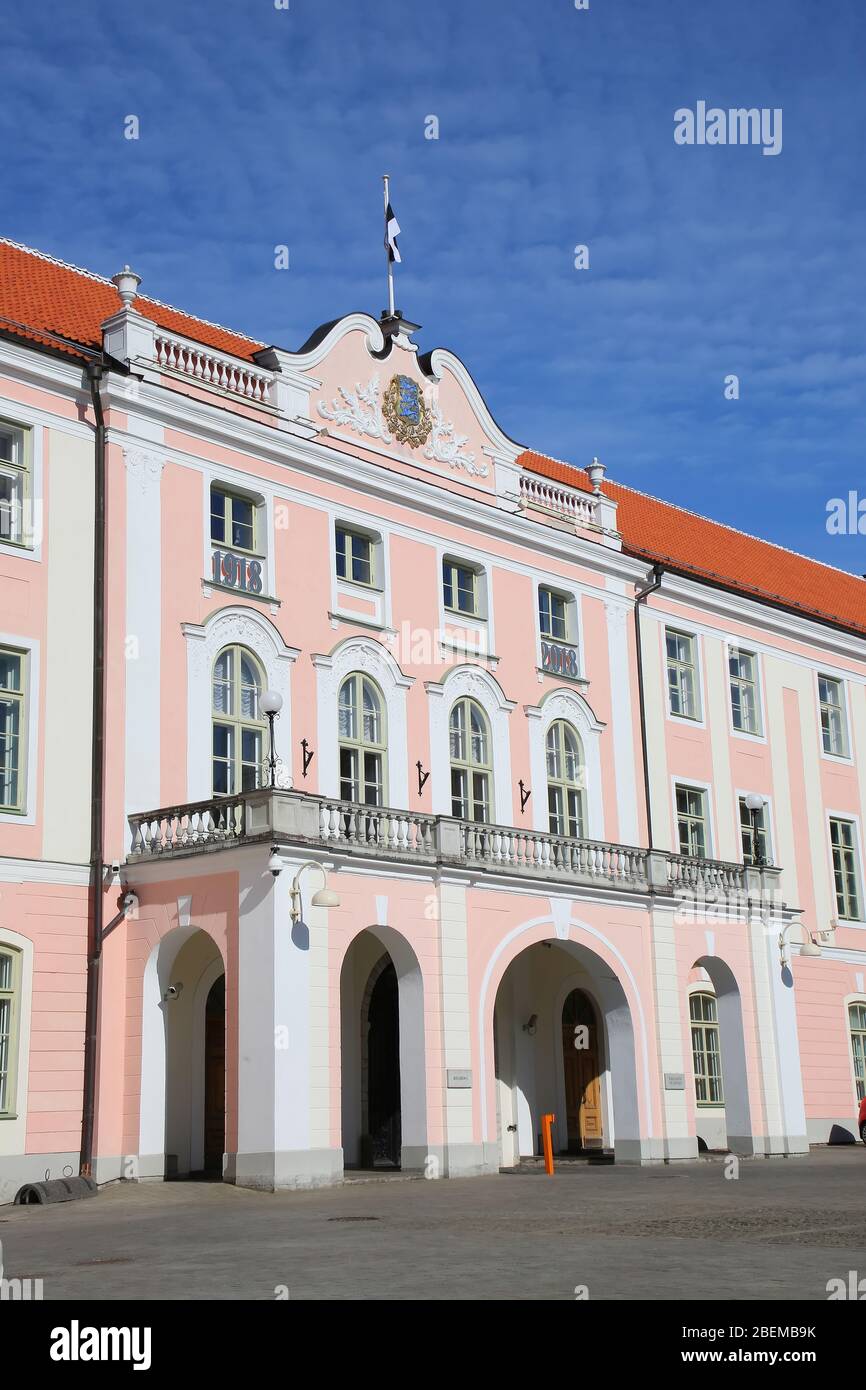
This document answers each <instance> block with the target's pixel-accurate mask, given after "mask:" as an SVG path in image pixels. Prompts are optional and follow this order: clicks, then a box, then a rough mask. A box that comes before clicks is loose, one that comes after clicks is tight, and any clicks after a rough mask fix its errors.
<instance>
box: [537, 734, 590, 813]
mask: <svg viewBox="0 0 866 1390" xmlns="http://www.w3.org/2000/svg"><path fill="white" fill-rule="evenodd" d="M566 732H568V733H570V734H571V735H572V736H573V738H574V739H575V741H576V743H577V753H578V769H579V770H578V776H577V780H576V781H569V779H568V778H567V777H566V776H565V771H564V769H565V766H566V747H565V738H566ZM553 733H557V734H558V737H557V749H556V752H557V755H558V757H559V759H560V760H561V766H562V769H563V770H562V772H561V775H560V776H558V777H551V775H550V762H549V757H550V751H551V750H550V748H549V740H550V736H551V734H553ZM544 770H545V778H546V784H547V819H548V833H549V834H551V835H557V836H559V837H560V838H562V839H568V840H585V839H586V838H587V806H586V753H585V750H584V747H583V740H582V738H581V737H580V733H579V732H578V730H577V729H576V728H575V727H574V725H573V724H572V723H571V722H570V721H569V720H568V719H554V720H552V721H551V723H550V724H549V725H548V727H547V730H546V731H545V734H544ZM555 791H558V792H560V793H561V794H562V804H563V806H564V808H565V816H564V819H565V821H566V822H567V825H568V826H569V827H570V825H571V823H572V820H574V821H575V824H576V825H577V829H576V830H571V829H570V828H566V829H565V830H563V829H560V828H558V826H554V824H553V821H554V811H553V808H552V806H551V801H552V797H551V793H552V792H555ZM572 795H573V796H574V799H575V802H576V806H577V814H576V817H573V816H572V811H571V804H570V799H571V797H572ZM556 819H557V821H559V820H561V819H563V817H562V816H561V814H560V812H557V813H556Z"/></svg>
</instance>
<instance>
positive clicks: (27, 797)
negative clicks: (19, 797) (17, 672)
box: [0, 632, 40, 825]
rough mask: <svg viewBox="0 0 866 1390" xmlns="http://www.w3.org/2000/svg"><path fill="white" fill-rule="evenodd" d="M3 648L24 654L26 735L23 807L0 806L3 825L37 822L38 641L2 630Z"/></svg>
mask: <svg viewBox="0 0 866 1390" xmlns="http://www.w3.org/2000/svg"><path fill="white" fill-rule="evenodd" d="M0 647H10V648H11V649H12V650H13V651H19V652H22V653H23V655H24V666H25V672H24V686H25V692H26V694H25V698H24V702H23V707H24V719H25V721H26V725H27V727H26V729H25V737H24V745H23V747H24V758H25V764H24V810H23V811H4V810H2V809H0V825H35V824H36V799H37V781H36V771H37V765H38V750H39V737H38V736H39V718H38V711H39V689H40V685H39V643H38V642H37V641H36V639H35V638H33V637H21V636H20V635H19V634H18V633H13V632H0Z"/></svg>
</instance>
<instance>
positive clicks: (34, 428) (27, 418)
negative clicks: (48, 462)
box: [0, 397, 45, 563]
mask: <svg viewBox="0 0 866 1390" xmlns="http://www.w3.org/2000/svg"><path fill="white" fill-rule="evenodd" d="M7 404H8V405H9V406H10V407H11V409H10V410H8V411H7V410H6V406H7ZM0 417H2V419H3V422H4V424H7V425H10V426H11V427H12V428H13V429H19V430H23V431H24V432H25V434H27V435H29V439H30V459H29V464H28V470H27V471H28V490H29V496H30V505H31V516H32V520H33V536H32V540H33V543H32V545H27V544H17V543H15V542H13V541H0V555H14V556H16V557H17V558H18V559H19V560H35V561H36V562H37V563H39V562H40V561H41V560H42V538H43V535H44V526H45V514H44V508H43V498H44V496H45V491H44V487H43V436H44V433H45V425H44V424H43V421H42V417H41V416H40V415H39V414H38V413H36V412H34V411H32V410H29V409H27V408H26V407H25V406H23V405H19V403H18V402H17V401H8V400H7V399H6V398H5V397H4V398H3V399H2V400H0Z"/></svg>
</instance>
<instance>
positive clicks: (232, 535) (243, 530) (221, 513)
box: [210, 487, 256, 551]
mask: <svg viewBox="0 0 866 1390" xmlns="http://www.w3.org/2000/svg"><path fill="white" fill-rule="evenodd" d="M210 538H211V540H212V541H213V542H214V544H215V545H228V546H231V548H232V550H251V551H254V550H255V548H256V507H255V503H254V502H252V501H251V500H250V498H249V497H239V496H238V495H237V494H236V493H234V492H224V491H223V489H222V488H218V487H212V488H211V490H210Z"/></svg>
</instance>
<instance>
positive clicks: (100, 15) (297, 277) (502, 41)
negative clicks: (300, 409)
mask: <svg viewBox="0 0 866 1390" xmlns="http://www.w3.org/2000/svg"><path fill="white" fill-rule="evenodd" d="M289 3H290V8H289V9H288V10H287V11H286V10H277V9H276V8H275V6H274V0H243V2H242V0H208V3H207V4H198V5H189V4H185V5H178V4H176V3H169V2H168V0H150V3H148V4H147V5H143V6H133V5H124V6H114V7H111V6H106V5H104V4H99V5H97V4H95V3H94V2H93V0H78V3H76V4H75V5H74V6H73V5H67V6H62V7H61V6H59V5H49V6H37V5H30V6H27V7H23V6H18V7H14V8H12V9H8V10H7V13H6V15H5V17H4V42H3V46H2V50H0V141H2V149H3V195H4V196H3V211H2V217H0V234H2V235H5V236H9V237H12V238H14V239H16V240H19V241H23V242H26V243H28V244H30V245H33V246H37V247H39V248H40V249H42V250H45V251H48V252H50V253H51V254H54V255H57V256H59V257H61V258H63V259H65V260H69V261H72V262H74V263H76V264H79V265H83V266H87V267H88V268H90V269H93V270H96V271H98V272H100V273H103V274H107V275H110V274H112V273H113V272H114V271H115V270H116V269H118V268H119V267H120V265H121V264H122V263H123V262H124V261H129V262H130V263H131V264H132V265H133V266H134V267H135V269H137V270H138V272H139V274H140V275H141V276H142V277H143V285H142V289H143V291H144V292H148V293H150V294H152V295H154V296H155V297H156V298H159V299H163V300H166V301H167V302H169V303H173V304H176V305H178V306H179V307H182V308H185V309H187V310H189V311H191V312H193V313H197V314H199V315H201V316H203V317H205V318H210V319H213V320H216V321H217V322H221V323H225V324H227V325H229V326H231V327H234V328H238V329H240V330H242V331H245V332H247V333H249V334H250V335H252V336H254V337H257V338H261V339H263V340H265V341H271V342H275V343H277V344H279V345H281V346H285V347H289V348H295V347H298V346H300V344H301V343H302V342H303V341H304V339H305V338H306V337H307V336H308V334H309V332H310V331H311V330H312V328H313V327H314V326H315V325H316V324H318V323H321V322H323V321H324V320H327V319H330V318H335V317H337V316H338V315H340V314H343V313H347V312H349V311H351V310H353V309H365V310H368V311H370V312H372V313H374V314H378V312H379V311H380V310H381V308H382V307H383V305H384V303H385V284H384V255H383V250H382V199H381V175H382V173H384V172H388V173H390V174H391V176H392V202H393V204H394V208H395V211H396V213H397V216H398V218H399V220H400V223H401V226H402V228H403V234H402V237H401V249H402V252H403V256H404V264H403V265H402V266H400V267H398V268H397V270H398V276H399V281H398V296H397V297H398V304H399V306H400V307H401V308H402V309H403V311H404V313H405V314H406V315H407V316H408V317H410V318H413V319H415V320H416V321H417V322H420V323H421V324H422V325H423V330H422V333H421V334H420V335H419V340H420V342H421V345H422V348H425V349H426V348H432V347H435V346H443V347H449V348H451V349H453V350H454V351H455V352H457V353H458V355H459V356H460V357H462V358H463V360H464V361H465V362H466V364H467V365H468V367H469V368H470V370H471V371H472V373H473V375H474V377H475V379H476V381H477V382H478V384H479V386H480V388H481V390H482V392H483V393H484V395H485V397H486V398H487V400H488V403H489V405H490V407H491V409H492V410H493V413H494V415H495V416H496V418H497V420H498V421H499V422H500V424H501V425H502V426H503V427H504V428H505V429H506V430H507V432H508V433H509V434H511V435H512V436H513V437H514V438H516V439H518V440H520V441H521V442H524V443H526V444H529V445H531V446H532V447H534V448H538V449H540V450H542V451H545V452H548V453H551V454H553V455H555V456H557V457H560V458H564V459H568V460H570V461H572V462H575V463H578V464H584V463H586V462H587V461H588V460H589V459H590V458H591V457H592V455H593V454H597V455H599V457H600V458H601V459H602V461H603V462H604V463H606V464H607V467H608V471H609V475H610V476H611V477H613V478H616V479H618V480H620V481H622V482H626V483H630V484H632V485H633V486H635V487H639V488H641V489H643V490H645V491H647V492H651V493H653V494H655V495H657V496H661V497H665V498H668V499H670V500H671V501H675V502H678V503H679V504H681V505H683V506H686V507H689V508H692V509H694V510H696V511H700V512H703V513H705V514H707V515H710V516H713V517H716V518H718V519H720V520H724V521H727V522H730V523H731V524H732V525H735V526H739V527H741V528H742V529H744V530H748V531H752V532H754V533H757V534H759V535H764V536H767V537H768V538H770V539H773V540H776V541H778V542H779V543H781V544H783V545H787V546H789V547H791V548H792V549H795V550H800V551H803V552H804V553H807V554H812V555H815V556H817V557H818V558H820V559H823V560H825V561H827V562H828V563H830V564H835V565H837V566H839V567H840V568H844V569H850V570H852V571H854V572H855V573H861V572H863V571H866V537H863V536H859V537H845V538H843V537H831V536H829V535H828V534H827V531H826V526H825V520H826V503H827V501H828V499H830V498H831V497H836V496H840V495H841V496H846V495H847V493H848V491H849V489H855V490H857V491H858V492H859V494H860V495H861V496H866V476H864V467H863V459H864V439H866V432H864V424H866V418H864V417H866V406H864V400H866V394H864V386H866V333H864V317H866V312H864V305H866V295H864V282H866V273H864V244H866V215H864V203H866V192H864V139H866V137H864V131H866V83H864V81H863V74H864V71H866V11H864V5H863V0H824V3H821V4H817V3H814V0H761V2H760V3H759V4H756V3H755V0H726V3H724V4H722V3H719V2H718V0H716V3H708V2H707V0H663V2H662V0H590V8H589V10H587V11H577V10H576V9H575V7H574V0H471V3H468V2H467V0H437V2H436V3H417V0H416V3H412V0H376V3H375V4H366V5H362V4H359V3H357V0H352V2H351V3H350V0H289ZM699 100H704V101H706V102H707V103H708V105H709V106H718V107H723V108H728V107H740V106H745V107H753V106H754V107H759V108H763V107H770V108H775V107H781V108H782V111H783V147H782V152H781V153H780V154H779V155H778V156H776V157H767V156H764V155H763V154H762V152H761V149H760V148H759V147H752V146H746V147H743V146H716V147H711V146H704V147H699V146H692V147H688V146H678V145H676V144H675V142H674V139H673V131H674V118H673V114H674V111H675V110H676V109H677V108H680V107H691V108H694V107H695V105H696V103H697V102H698V101H699ZM129 114H135V115H137V116H138V118H139V121H140V139H139V140H138V141H129V140H126V139H124V136H123V129H124V118H125V117H126V116H127V115H129ZM429 115H435V116H437V117H438V121H439V139H438V140H428V139H425V138H424V131H425V117H427V116H429ZM278 244H286V245H288V247H289V248H290V258H291V267H290V269H289V270H288V271H277V270H275V269H274V247H275V246H276V245H278ZM578 244H585V245H587V246H588V247H589V253H590V268H589V270H586V271H577V270H575V268H574V247H575V246H576V245H578ZM729 374H736V375H737V376H738V377H739V380H740V398H739V400H736V401H728V400H725V398H724V381H725V377H726V376H728V375H729Z"/></svg>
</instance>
